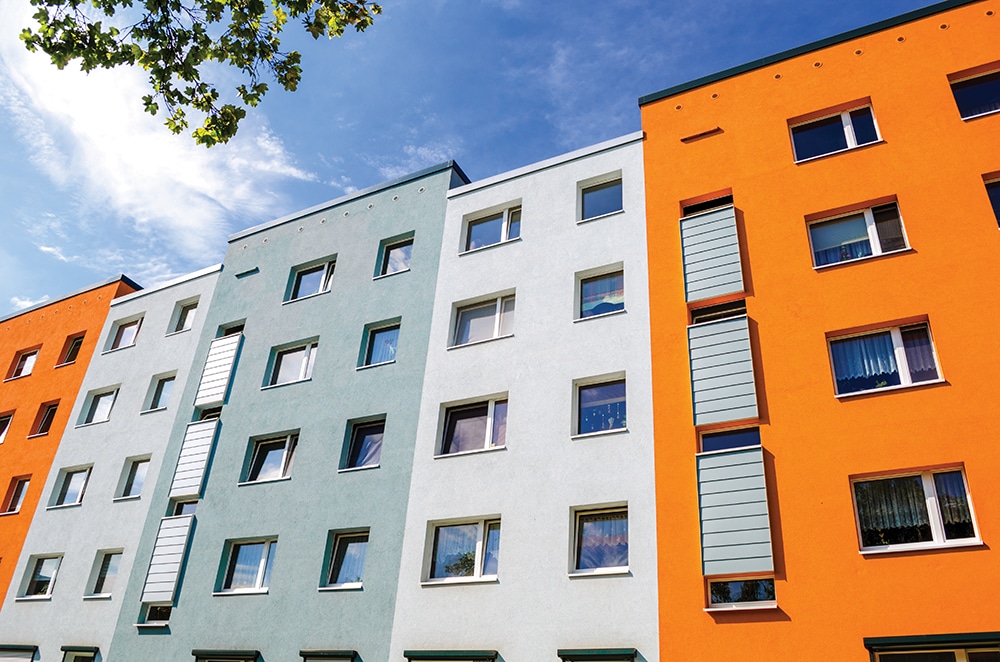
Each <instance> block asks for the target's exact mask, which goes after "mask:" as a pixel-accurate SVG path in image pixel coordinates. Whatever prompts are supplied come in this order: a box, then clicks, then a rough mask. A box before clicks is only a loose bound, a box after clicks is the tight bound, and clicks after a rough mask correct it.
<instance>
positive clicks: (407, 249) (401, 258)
mask: <svg viewBox="0 0 1000 662" xmlns="http://www.w3.org/2000/svg"><path fill="white" fill-rule="evenodd" d="M412 255H413V240H412V239H409V240H407V241H402V242H399V243H398V244H393V245H391V246H386V247H385V256H384V257H383V258H382V271H381V273H382V275H386V274H394V273H396V272H398V271H406V270H407V269H409V268H410V257H411V256H412Z"/></svg>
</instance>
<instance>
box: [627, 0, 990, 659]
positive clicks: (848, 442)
mask: <svg viewBox="0 0 1000 662" xmlns="http://www.w3.org/2000/svg"><path fill="white" fill-rule="evenodd" d="M998 13H1000V2H998V1H997V0H985V1H973V2H969V1H966V2H957V1H952V2H944V3H940V4H938V5H934V6H932V7H929V8H927V9H925V10H920V11H918V12H912V13H911V14H907V15H904V16H901V17H898V18H897V19H891V20H889V21H885V22H883V23H881V24H876V25H873V26H870V27H868V28H862V29H859V30H856V31H853V32H851V33H847V34H844V35H840V36H837V37H833V38H831V39H828V40H824V41H822V42H817V43H815V44H811V45H808V46H805V47H803V48H800V49H795V50H793V51H789V52H786V53H782V54H779V55H776V56H774V57H771V58H766V59H765V60H761V61H757V62H753V63H750V64H748V65H745V66H743V67H738V68H735V69H732V70H728V71H725V72H721V73H720V74H717V75H714V76H709V77H706V78H703V79H699V80H697V81H693V82H691V83H689V84H686V85H680V86H677V87H675V88H670V89H667V90H664V91H662V92H660V93H657V94H653V95H649V96H647V97H643V98H642V99H640V106H641V110H642V122H643V129H644V131H645V133H646V142H645V172H646V183H647V184H646V195H647V224H648V250H649V268H650V297H651V302H650V308H651V325H652V374H653V396H654V416H655V420H654V423H655V434H656V471H657V534H658V535H657V538H658V541H659V548H660V552H659V554H660V558H659V584H660V605H661V609H660V640H661V659H663V660H708V661H715V660H726V659H733V658H736V657H738V658H739V659H741V660H761V661H764V660H768V661H772V660H838V661H842V662H853V661H856V662H862V661H863V660H882V661H883V662H917V661H920V662H931V661H932V660H934V661H936V660H957V661H958V662H963V661H967V662H986V661H994V660H1000V633H998V632H997V631H998V630H1000V607H997V606H996V604H995V600H994V599H993V595H992V594H993V589H994V587H995V586H997V585H998V583H1000V557H998V556H997V552H996V551H993V550H994V549H995V547H996V546H997V545H1000V480H997V477H998V476H1000V451H998V450H997V446H996V443H995V442H994V440H993V438H992V436H993V435H992V434H991V429H992V422H993V421H994V420H996V418H997V416H998V414H1000V405H998V404H997V397H996V395H995V388H994V387H993V384H992V377H991V376H992V375H993V373H994V371H996V370H997V369H998V368H1000V352H998V351H997V346H998V344H997V340H996V329H995V326H994V324H995V323H996V320H998V319H1000V287H998V286H997V285H996V284H995V283H994V280H995V278H996V274H997V273H998V271H997V270H998V267H997V264H998V261H1000V230H998V220H1000V219H998V214H1000V212H998V211H997V210H998V208H1000V190H998V189H1000V184H997V183H996V182H997V180H1000V112H998V111H1000V73H998V72H1000V59H998V58H1000V50H998V49H997V44H998V43H1000V42H998V37H1000V16H998V15H997V14H998ZM991 200H992V201H993V204H992V206H991Z"/></svg>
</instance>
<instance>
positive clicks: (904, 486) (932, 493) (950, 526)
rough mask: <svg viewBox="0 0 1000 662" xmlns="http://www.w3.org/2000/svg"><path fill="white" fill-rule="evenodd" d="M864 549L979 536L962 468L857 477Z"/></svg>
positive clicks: (856, 498)
mask: <svg viewBox="0 0 1000 662" xmlns="http://www.w3.org/2000/svg"><path fill="white" fill-rule="evenodd" d="M851 487H852V488H853V492H854V507H855V513H856V515H857V523H858V536H859V539H860V542H861V551H897V550H905V549H911V548H912V549H919V548H920V547H923V546H946V545H954V544H958V545H961V544H967V543H969V542H970V541H971V542H975V541H977V540H978V533H977V530H976V523H975V518H974V517H973V512H972V500H971V499H970V497H969V486H968V484H967V483H966V479H965V472H964V471H962V470H961V469H943V470H940V471H923V472H915V473H909V474H905V473H903V474H900V475H895V476H888V477H879V478H865V479H858V480H854V481H852V484H851Z"/></svg>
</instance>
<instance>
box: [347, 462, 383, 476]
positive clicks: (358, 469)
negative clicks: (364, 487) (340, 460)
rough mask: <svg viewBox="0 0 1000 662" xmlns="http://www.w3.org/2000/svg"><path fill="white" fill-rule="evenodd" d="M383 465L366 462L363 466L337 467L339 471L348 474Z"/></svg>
mask: <svg viewBox="0 0 1000 662" xmlns="http://www.w3.org/2000/svg"><path fill="white" fill-rule="evenodd" d="M381 466H382V465H381V464H366V465H364V466H361V467H344V468H343V469H337V473H339V474H348V473H351V472H352V471H364V470H365V469H378V468H379V467H381Z"/></svg>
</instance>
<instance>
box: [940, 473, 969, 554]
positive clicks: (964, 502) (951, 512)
mask: <svg viewBox="0 0 1000 662" xmlns="http://www.w3.org/2000/svg"><path fill="white" fill-rule="evenodd" d="M934 488H935V489H936V490H937V498H938V508H940V509H941V520H942V521H943V522H944V537H945V538H946V539H948V540H954V539H956V538H973V537H975V535H976V531H975V528H974V527H973V526H972V512H971V511H970V510H969V500H968V498H966V494H965V481H963V480H962V472H961V471H946V472H943V473H939V474H934Z"/></svg>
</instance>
